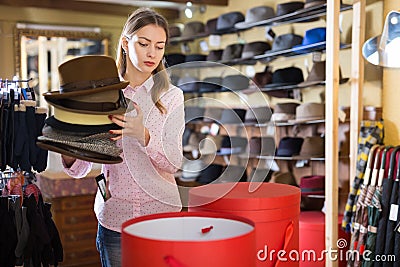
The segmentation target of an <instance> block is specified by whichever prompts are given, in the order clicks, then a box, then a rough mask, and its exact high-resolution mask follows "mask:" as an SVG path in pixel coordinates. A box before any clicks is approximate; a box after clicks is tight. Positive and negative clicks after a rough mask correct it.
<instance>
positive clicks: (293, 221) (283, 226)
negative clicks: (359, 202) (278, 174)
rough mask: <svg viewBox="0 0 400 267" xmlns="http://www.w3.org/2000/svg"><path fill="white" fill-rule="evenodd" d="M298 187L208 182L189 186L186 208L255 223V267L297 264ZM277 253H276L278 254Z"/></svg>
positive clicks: (272, 184)
mask: <svg viewBox="0 0 400 267" xmlns="http://www.w3.org/2000/svg"><path fill="white" fill-rule="evenodd" d="M300 199H301V193H300V189H299V188H297V187H295V186H291V185H285V184H276V183H250V182H240V183H221V184H207V185H204V186H199V187H194V188H192V189H190V190H189V211H213V212H221V213H228V214H233V215H237V216H242V217H246V218H248V219H250V220H252V221H254V223H255V227H256V248H255V251H254V261H255V263H256V266H258V267H261V266H262V267H266V266H274V267H277V266H279V267H284V266H288V267H289V266H290V267H293V266H299V262H298V260H297V258H296V257H293V255H291V254H290V253H291V252H293V253H296V252H298V249H299V214H300ZM278 255H279V257H278Z"/></svg>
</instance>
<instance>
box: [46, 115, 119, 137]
mask: <svg viewBox="0 0 400 267" xmlns="http://www.w3.org/2000/svg"><path fill="white" fill-rule="evenodd" d="M110 122H111V121H110ZM45 123H46V124H47V125H49V126H50V127H52V128H54V129H57V130H61V131H67V132H79V133H87V134H96V133H105V132H108V131H110V130H121V129H122V127H120V126H118V125H117V124H115V123H112V122H111V123H110V124H103V125H81V124H72V123H67V122H63V121H60V120H57V119H56V118H55V117H54V116H50V117H48V118H47V119H46V120H45Z"/></svg>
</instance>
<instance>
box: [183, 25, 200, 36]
mask: <svg viewBox="0 0 400 267" xmlns="http://www.w3.org/2000/svg"><path fill="white" fill-rule="evenodd" d="M204 32H205V25H204V23H203V22H201V21H191V22H188V23H186V24H185V26H184V28H183V32H182V36H183V37H192V36H193V35H196V34H199V33H204Z"/></svg>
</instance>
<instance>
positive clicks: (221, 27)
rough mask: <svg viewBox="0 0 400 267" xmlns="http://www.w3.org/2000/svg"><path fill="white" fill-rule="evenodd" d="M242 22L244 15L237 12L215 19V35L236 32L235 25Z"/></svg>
mask: <svg viewBox="0 0 400 267" xmlns="http://www.w3.org/2000/svg"><path fill="white" fill-rule="evenodd" d="M242 21H244V15H243V14H242V13H241V12H239V11H233V12H229V13H225V14H222V15H220V16H219V17H218V19H217V27H216V33H217V34H226V33H231V32H235V31H237V29H236V28H235V24H236V23H238V22H242Z"/></svg>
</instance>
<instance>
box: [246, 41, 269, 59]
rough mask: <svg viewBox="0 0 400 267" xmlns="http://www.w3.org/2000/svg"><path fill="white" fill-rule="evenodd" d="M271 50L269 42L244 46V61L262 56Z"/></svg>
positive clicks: (257, 42)
mask: <svg viewBox="0 0 400 267" xmlns="http://www.w3.org/2000/svg"><path fill="white" fill-rule="evenodd" d="M270 49H271V45H270V44H269V43H267V42H261V41H255V42H251V43H247V44H245V45H244V46H243V50H242V56H241V58H242V59H245V58H252V57H254V56H258V55H262V54H264V53H265V52H267V51H268V50H270Z"/></svg>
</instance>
